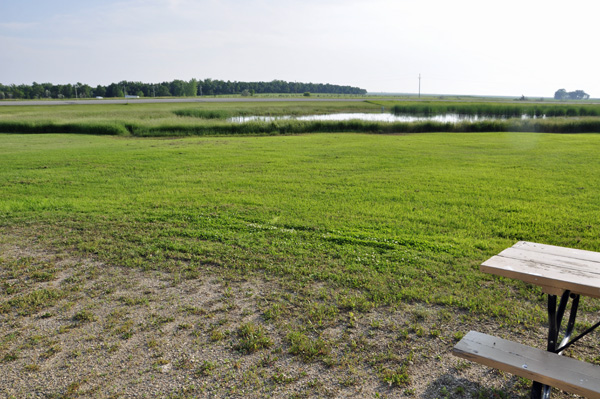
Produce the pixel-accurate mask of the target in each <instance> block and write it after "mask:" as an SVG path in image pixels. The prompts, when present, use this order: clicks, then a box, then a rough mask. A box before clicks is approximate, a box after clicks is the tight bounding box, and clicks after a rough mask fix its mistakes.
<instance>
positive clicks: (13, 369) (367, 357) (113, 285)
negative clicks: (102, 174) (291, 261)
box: [0, 237, 595, 398]
mask: <svg viewBox="0 0 600 399" xmlns="http://www.w3.org/2000/svg"><path fill="white" fill-rule="evenodd" d="M15 242H17V241H16V238H15V237H12V238H10V239H9V238H7V237H4V239H3V240H2V242H0V283H1V286H0V397H2V398H76V397H80V398H88V397H89V398H196V397H198V398H263V397H269V398H308V397H329V398H404V397H408V398H412V397H415V398H488V397H489V398H519V397H528V396H527V390H528V387H529V382H528V381H525V380H522V379H519V378H516V377H514V376H511V375H509V374H504V373H500V372H498V371H494V370H491V369H489V368H486V367H483V366H479V365H476V364H474V363H470V362H467V361H464V360H461V359H458V358H456V357H453V356H452V355H451V354H450V351H451V348H452V346H453V345H454V344H455V343H456V341H457V340H458V339H459V338H460V336H461V335H462V334H464V333H466V332H467V331H469V330H471V329H477V330H478V331H481V332H488V333H492V334H495V335H500V336H503V337H508V338H510V339H513V340H517V341H520V342H524V343H529V344H531V345H536V343H537V344H538V345H539V343H542V342H544V338H543V332H544V331H543V328H540V329H539V330H535V331H532V330H525V329H523V328H507V327H503V326H501V325H499V324H498V323H496V322H494V321H490V320H485V319H478V318H477V316H473V315H468V314H457V313H456V312H455V311H454V310H448V309H444V308H440V307H434V306H429V305H426V304H403V305H400V306H397V307H395V308H389V307H386V308H373V307H368V306H367V307H365V306H361V305H360V304H359V305H358V306H356V307H353V306H343V305H340V298H341V297H344V298H347V299H348V298H349V299H352V295H353V293H352V292H347V291H340V290H336V289H333V288H331V287H327V286H324V285H318V284H314V285H311V286H307V285H302V284H298V283H293V282H287V281H284V280H282V279H278V278H271V277H269V276H245V277H240V276H233V275H232V274H231V272H223V271H220V270H213V269H210V268H207V269H205V270H202V272H201V273H200V276H198V277H197V278H194V279H183V278H182V277H181V276H178V275H174V274H173V273H164V272H160V271H143V270H138V269H127V268H123V267H119V266H114V265H106V264H102V263H100V262H98V261H96V260H94V259H91V258H87V259H84V258H81V257H76V256H73V255H71V254H69V253H60V252H54V251H49V250H46V249H43V248H39V247H36V246H34V245H33V244H29V245H23V244H20V245H17V244H16V243H15ZM304 338H306V339H305V340H303V339H304ZM593 349H594V348H592V347H586V346H585V345H584V346H583V353H582V354H578V356H584V357H586V356H595V355H594V354H593V353H594V352H593ZM554 397H557V398H570V397H575V396H570V395H567V394H563V393H558V394H556V395H554V396H553V398H554Z"/></svg>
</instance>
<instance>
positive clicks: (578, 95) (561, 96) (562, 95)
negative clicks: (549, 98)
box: [554, 89, 590, 100]
mask: <svg viewBox="0 0 600 399" xmlns="http://www.w3.org/2000/svg"><path fill="white" fill-rule="evenodd" d="M589 98H590V95H589V94H587V93H586V92H585V91H583V90H575V91H569V92H567V91H566V90H565V89H560V90H557V91H556V93H554V99H555V100H587V99H589Z"/></svg>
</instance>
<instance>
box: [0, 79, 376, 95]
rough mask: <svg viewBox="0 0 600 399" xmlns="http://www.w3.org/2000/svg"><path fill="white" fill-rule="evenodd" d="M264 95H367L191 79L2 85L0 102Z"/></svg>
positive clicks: (342, 89)
mask: <svg viewBox="0 0 600 399" xmlns="http://www.w3.org/2000/svg"><path fill="white" fill-rule="evenodd" d="M265 93H269V94H271V93H327V94H357V95H363V94H366V93H367V91H366V90H364V89H361V88H358V87H352V86H340V85H332V84H329V83H301V82H285V81H283V80H273V81H270V82H236V81H234V82H232V81H229V80H228V81H224V80H216V79H215V80H213V79H204V80H197V79H191V80H189V81H184V80H173V81H171V82H162V83H142V82H128V81H121V82H119V83H111V84H109V85H107V86H103V85H98V86H96V87H91V86H90V85H88V84H84V83H76V84H70V83H69V84H64V85H60V84H58V85H56V84H52V83H36V82H33V83H32V84H31V85H26V84H21V85H14V84H13V85H3V84H0V100H4V99H43V98H94V97H124V96H140V97H194V96H216V95H224V94H230V95H231V94H242V95H254V94H265Z"/></svg>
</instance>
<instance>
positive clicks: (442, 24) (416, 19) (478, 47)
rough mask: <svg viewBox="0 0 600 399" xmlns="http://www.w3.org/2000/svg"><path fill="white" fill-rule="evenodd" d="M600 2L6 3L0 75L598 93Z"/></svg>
mask: <svg viewBox="0 0 600 399" xmlns="http://www.w3.org/2000/svg"><path fill="white" fill-rule="evenodd" d="M599 4H600V3H598V2H597V0H569V1H565V0H561V1H555V0H543V1H541V0H539V1H538V0H518V1H516V0H503V1H494V2H488V1H482V0H453V1H451V0H219V1H217V0H196V1H193V0H143V1H142V0H52V1H50V0H0V54H1V58H0V83H3V84H12V83H15V84H20V83H26V84H31V83H32V82H34V81H35V82H38V83H42V82H51V83H55V84H58V83H62V84H64V83H76V82H82V83H87V84H89V85H91V86H95V85H97V84H109V83H112V82H118V81H121V80H131V81H143V82H149V83H150V82H152V83H155V82H162V81H171V80H174V79H182V80H189V79H191V78H197V79H206V78H212V79H223V80H232V81H233V80H237V81H271V80H273V79H281V80H286V81H299V82H313V83H334V84H344V85H351V86H358V87H361V88H364V89H367V90H368V91H370V92H378V91H386V92H417V91H418V83H419V81H418V76H419V73H420V74H421V75H422V80H421V91H422V93H436V94H495V95H510V96H520V95H521V94H524V95H526V96H532V97H533V96H553V94H554V92H555V91H556V90H558V89H561V88H565V89H566V90H567V91H573V90H576V89H582V90H585V91H586V92H587V93H589V94H590V95H591V96H592V97H600V79H598V70H597V66H598V60H599V59H600V56H598V55H597V37H598V33H597V29H596V26H597V23H598V11H600V5H599Z"/></svg>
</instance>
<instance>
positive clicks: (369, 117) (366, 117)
mask: <svg viewBox="0 0 600 399" xmlns="http://www.w3.org/2000/svg"><path fill="white" fill-rule="evenodd" d="M521 118H522V119H527V118H529V117H528V116H527V115H523V116H522V117H521ZM289 119H294V120H299V121H349V120H356V119H358V120H361V121H371V122H421V121H433V122H450V123H458V122H477V121H484V120H493V119H506V118H500V117H488V116H477V115H459V114H444V115H435V116H415V115H394V114H388V113H380V114H368V113H343V114H325V115H304V116H289V115H286V116H236V117H233V118H229V119H228V121H229V122H238V123H244V122H253V121H263V122H271V121H275V120H289Z"/></svg>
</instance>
